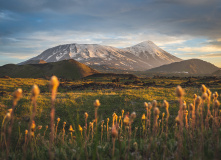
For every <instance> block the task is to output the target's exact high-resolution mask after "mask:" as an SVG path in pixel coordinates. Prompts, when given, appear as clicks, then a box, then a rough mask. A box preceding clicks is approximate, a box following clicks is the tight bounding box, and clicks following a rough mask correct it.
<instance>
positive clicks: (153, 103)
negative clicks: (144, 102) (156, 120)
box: [152, 100, 157, 108]
mask: <svg viewBox="0 0 221 160" xmlns="http://www.w3.org/2000/svg"><path fill="white" fill-rule="evenodd" d="M152 106H153V108H155V107H157V101H156V100H153V102H152Z"/></svg>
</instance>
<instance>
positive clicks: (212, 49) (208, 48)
mask: <svg viewBox="0 0 221 160" xmlns="http://www.w3.org/2000/svg"><path fill="white" fill-rule="evenodd" d="M177 51H182V52H218V51H221V48H220V47H216V46H202V47H183V48H177Z"/></svg>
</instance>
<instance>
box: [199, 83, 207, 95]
mask: <svg viewBox="0 0 221 160" xmlns="http://www.w3.org/2000/svg"><path fill="white" fill-rule="evenodd" d="M200 89H201V92H202V93H205V92H206V90H207V88H206V86H205V85H204V84H203V85H202V86H201V88H200Z"/></svg>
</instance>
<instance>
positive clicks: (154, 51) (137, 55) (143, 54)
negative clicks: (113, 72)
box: [21, 41, 180, 71]
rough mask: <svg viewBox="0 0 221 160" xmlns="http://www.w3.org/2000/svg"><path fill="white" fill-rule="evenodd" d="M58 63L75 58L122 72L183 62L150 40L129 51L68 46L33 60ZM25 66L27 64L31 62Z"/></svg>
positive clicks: (94, 45) (90, 64) (59, 47)
mask: <svg viewBox="0 0 221 160" xmlns="http://www.w3.org/2000/svg"><path fill="white" fill-rule="evenodd" d="M40 59H41V60H44V61H46V62H57V61H61V60H66V59H74V60H77V61H79V62H81V63H84V64H86V65H89V66H94V65H97V66H99V65H106V66H110V67H112V68H116V69H120V70H134V71H142V70H147V69H150V68H154V67H157V66H160V65H164V64H169V63H172V62H176V61H180V59H179V58H177V57H175V56H172V55H171V54H169V53H167V52H165V51H164V50H162V49H160V48H159V47H157V46H156V45H155V44H154V43H153V42H150V41H147V42H142V43H140V44H137V45H135V46H132V47H128V48H125V49H118V48H114V47H111V46H103V45H98V44H66V45H60V46H56V47H53V48H50V49H47V50H45V51H44V52H42V53H41V54H40V55H38V56H37V57H34V58H32V59H30V60H40ZM30 60H28V61H26V62H23V63H21V64H27V63H29V61H30Z"/></svg>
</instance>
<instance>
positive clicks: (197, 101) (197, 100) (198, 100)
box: [196, 96, 202, 106]
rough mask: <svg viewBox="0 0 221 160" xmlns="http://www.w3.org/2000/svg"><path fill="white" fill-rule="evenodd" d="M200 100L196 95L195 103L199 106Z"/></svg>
mask: <svg viewBox="0 0 221 160" xmlns="http://www.w3.org/2000/svg"><path fill="white" fill-rule="evenodd" d="M201 102H202V99H201V97H200V96H197V98H196V105H197V106H199V105H200V104H201Z"/></svg>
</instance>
